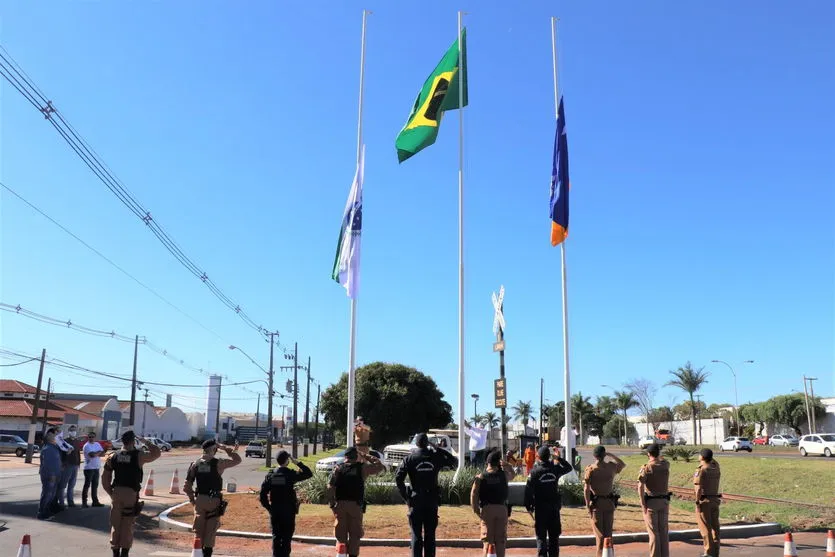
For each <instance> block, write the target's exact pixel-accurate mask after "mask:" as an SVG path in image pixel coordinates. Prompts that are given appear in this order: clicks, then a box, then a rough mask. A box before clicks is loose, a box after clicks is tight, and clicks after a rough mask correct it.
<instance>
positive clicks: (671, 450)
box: [664, 447, 699, 462]
mask: <svg viewBox="0 0 835 557" xmlns="http://www.w3.org/2000/svg"><path fill="white" fill-rule="evenodd" d="M698 453H699V451H697V450H696V449H690V448H687V447H667V448H666V449H664V456H665V457H666V458H669V459H670V460H678V459H681V460H683V461H684V462H690V461H691V460H693V457H694V456H696V455H697V454H698Z"/></svg>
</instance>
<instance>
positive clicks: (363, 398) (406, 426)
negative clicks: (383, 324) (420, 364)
mask: <svg viewBox="0 0 835 557" xmlns="http://www.w3.org/2000/svg"><path fill="white" fill-rule="evenodd" d="M321 406H322V414H324V416H325V422H326V423H327V424H328V425H329V426H330V427H332V428H333V429H335V430H339V429H342V430H344V429H345V426H346V423H347V419H348V418H347V417H348V374H347V373H343V374H342V377H340V379H339V381H337V382H336V383H334V384H333V385H331V386H329V387H328V388H327V389H326V390H325V392H323V393H322V402H321ZM356 412H357V415H359V416H362V417H363V419H364V420H365V423H367V424H368V425H370V426H371V428H372V435H371V441H372V443H373V444H374V446H375V447H380V448H382V447H384V446H385V445H388V444H390V443H392V442H397V441H402V440H404V439H407V438H409V437H410V436H411V435H412V434H414V433H417V432H420V431H426V430H428V429H430V428H436V427H437V428H440V427H444V426H445V425H446V424H448V423H449V422H451V421H452V408H451V407H450V405H449V403H447V402H446V401H445V400H444V394H443V393H442V392H441V391H440V390H439V389H438V385H437V384H436V383H435V381H434V380H433V379H432V378H431V377H429V376H428V375H425V374H424V373H421V372H420V371H418V370H416V369H415V368H412V367H408V366H404V365H401V364H388V363H383V362H374V363H372V364H368V365H366V366H363V367H360V368H358V369H357V370H356Z"/></svg>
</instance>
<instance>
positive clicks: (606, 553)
mask: <svg viewBox="0 0 835 557" xmlns="http://www.w3.org/2000/svg"><path fill="white" fill-rule="evenodd" d="M602 555H603V557H615V546H614V544H613V543H612V538H604V539H603V553H602Z"/></svg>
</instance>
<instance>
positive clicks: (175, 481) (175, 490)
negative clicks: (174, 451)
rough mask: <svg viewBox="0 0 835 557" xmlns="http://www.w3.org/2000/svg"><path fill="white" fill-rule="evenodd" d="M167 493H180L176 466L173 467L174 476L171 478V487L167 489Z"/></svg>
mask: <svg viewBox="0 0 835 557" xmlns="http://www.w3.org/2000/svg"><path fill="white" fill-rule="evenodd" d="M168 493H173V494H174V495H179V494H180V476H179V474H178V471H177V469H176V468H174V477H173V478H171V489H169V490H168Z"/></svg>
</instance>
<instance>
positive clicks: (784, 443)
mask: <svg viewBox="0 0 835 557" xmlns="http://www.w3.org/2000/svg"><path fill="white" fill-rule="evenodd" d="M799 443H800V439H798V438H797V437H795V436H794V435H779V434H778V435H772V436H771V437H769V438H768V444H769V445H771V446H772V447H796V446H797V445H798V444H799Z"/></svg>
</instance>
